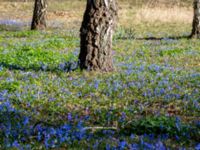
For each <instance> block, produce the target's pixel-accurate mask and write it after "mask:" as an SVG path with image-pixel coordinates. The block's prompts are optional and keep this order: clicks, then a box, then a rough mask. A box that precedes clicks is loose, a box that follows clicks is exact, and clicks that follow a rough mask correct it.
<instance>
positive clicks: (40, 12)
mask: <svg viewBox="0 0 200 150" xmlns="http://www.w3.org/2000/svg"><path fill="white" fill-rule="evenodd" d="M46 8H47V3H46V0H35V7H34V11H33V20H32V24H31V29H32V30H35V29H45V28H46Z"/></svg>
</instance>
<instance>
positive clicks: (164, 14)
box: [135, 6, 193, 23]
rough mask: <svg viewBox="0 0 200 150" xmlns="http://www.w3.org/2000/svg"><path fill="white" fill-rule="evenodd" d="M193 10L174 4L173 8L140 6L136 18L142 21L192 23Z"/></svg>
mask: <svg viewBox="0 0 200 150" xmlns="http://www.w3.org/2000/svg"><path fill="white" fill-rule="evenodd" d="M192 16H193V12H192V10H191V9H188V8H181V7H178V6H174V7H171V8H167V7H155V8H149V7H143V8H140V9H139V10H138V11H137V13H136V15H135V20H136V21H137V22H138V23H140V22H156V21H159V22H164V23H170V22H171V23H173V22H182V23H191V22H192Z"/></svg>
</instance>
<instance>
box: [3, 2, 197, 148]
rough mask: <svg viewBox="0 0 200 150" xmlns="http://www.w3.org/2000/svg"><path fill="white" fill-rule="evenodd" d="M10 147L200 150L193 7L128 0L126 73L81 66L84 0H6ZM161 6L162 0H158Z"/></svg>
mask: <svg viewBox="0 0 200 150" xmlns="http://www.w3.org/2000/svg"><path fill="white" fill-rule="evenodd" d="M0 3H1V5H0V14H1V16H0V122H1V124H0V149H3V148H4V149H6V148H11V147H16V148H22V147H23V148H25V149H30V148H31V149H47V148H58V147H61V148H63V149H65V148H67V149H88V148H89V149H165V148H170V149H178V148H188V149H195V147H196V149H197V150H199V149H200V144H199V141H200V42H199V40H197V39H188V38H187V36H188V35H189V34H190V32H191V22H192V7H191V6H187V5H181V4H177V5H172V4H171V5H167V6H164V5H162V3H161V4H159V5H156V6H154V3H146V4H144V5H141V6H140V7H139V6H137V7H136V6H135V7H134V5H133V4H132V3H128V2H119V18H118V19H119V23H118V27H117V28H116V32H115V35H114V37H113V57H114V65H115V67H116V71H115V72H112V73H104V74H101V73H98V72H87V71H80V70H79V68H78V67H77V61H78V54H79V51H80V49H79V43H80V40H79V28H80V25H81V20H82V15H83V12H84V8H85V2H83V1H70V2H68V1H65V2H62V3H61V2H54V1H51V3H49V7H48V29H47V30H46V31H29V26H30V22H31V17H32V8H33V3H31V2H18V3H17V2H0ZM156 4H157V3H156Z"/></svg>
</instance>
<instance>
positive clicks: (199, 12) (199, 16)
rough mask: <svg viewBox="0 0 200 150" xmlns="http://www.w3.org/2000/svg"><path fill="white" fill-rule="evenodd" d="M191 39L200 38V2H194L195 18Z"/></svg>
mask: <svg viewBox="0 0 200 150" xmlns="http://www.w3.org/2000/svg"><path fill="white" fill-rule="evenodd" d="M191 37H192V38H200V0H194V18H193V24H192V33H191Z"/></svg>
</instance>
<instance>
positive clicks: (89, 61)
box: [79, 0, 117, 72]
mask: <svg viewBox="0 0 200 150" xmlns="http://www.w3.org/2000/svg"><path fill="white" fill-rule="evenodd" d="M116 18H117V5H116V1H115V0H88V1H87V7H86V11H85V14H84V17H83V22H82V26H81V29H80V36H81V50H80V54H79V61H80V68H81V69H87V70H90V71H92V70H93V71H98V70H100V71H105V72H107V71H113V70H114V67H113V61H112V35H113V30H114V27H115V22H116Z"/></svg>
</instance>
